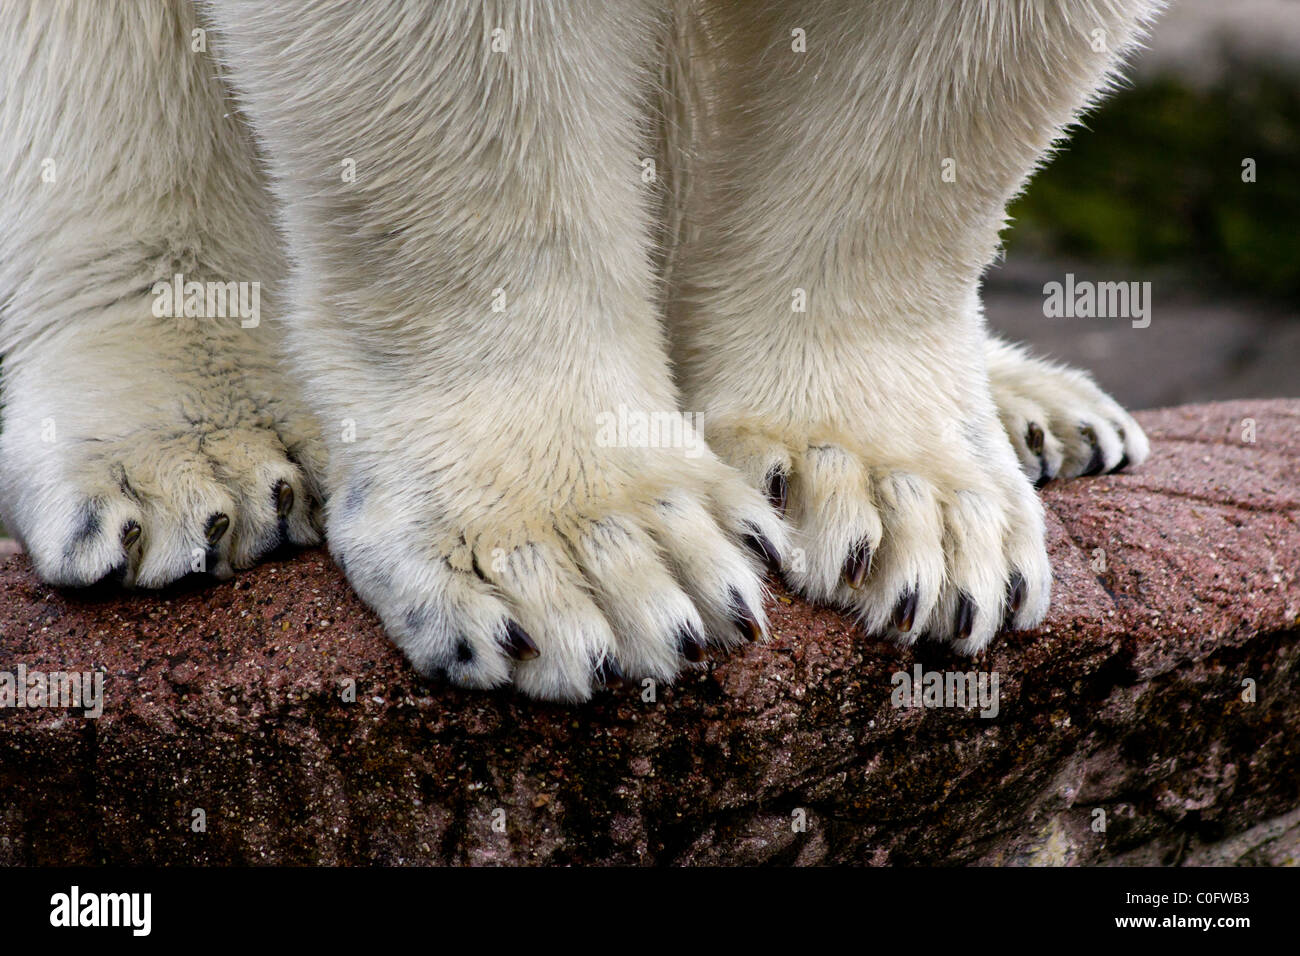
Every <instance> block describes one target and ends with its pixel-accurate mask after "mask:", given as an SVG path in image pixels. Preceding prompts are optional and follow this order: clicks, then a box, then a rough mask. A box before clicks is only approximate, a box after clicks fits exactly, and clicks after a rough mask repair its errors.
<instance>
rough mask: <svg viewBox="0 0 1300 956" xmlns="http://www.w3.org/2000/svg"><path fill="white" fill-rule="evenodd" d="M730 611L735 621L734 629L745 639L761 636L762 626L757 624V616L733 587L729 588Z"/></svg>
mask: <svg viewBox="0 0 1300 956" xmlns="http://www.w3.org/2000/svg"><path fill="white" fill-rule="evenodd" d="M731 613H732V615H733V616H734V618H735V621H736V629H737V630H739V631H740V635H741V637H743V638H744V639H745V640H747V641H757V640H759V639H760V638H761V637H762V636H763V628H762V627H760V626H759V623H758V618H757V617H756V616H755V615H754V612H753V611H751V610H750V609H749V605H748V604H746V603H745V599H744V598H742V597H741V596H740V592H739V591H737V590H736V589H735V588H732V589H731Z"/></svg>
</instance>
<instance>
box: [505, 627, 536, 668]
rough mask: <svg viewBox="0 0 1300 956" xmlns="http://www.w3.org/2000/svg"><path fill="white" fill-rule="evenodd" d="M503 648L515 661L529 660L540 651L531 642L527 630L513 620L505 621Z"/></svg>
mask: <svg viewBox="0 0 1300 956" xmlns="http://www.w3.org/2000/svg"><path fill="white" fill-rule="evenodd" d="M505 648H506V653H507V654H508V655H509V656H510V657H511V658H513V659H514V660H517V661H531V660H532V659H533V658H535V657H539V656H541V653H542V652H541V651H540V650H538V649H537V645H536V644H534V643H533V639H532V638H531V637H529V636H528V632H527V631H525V630H524V629H523V628H522V627H520V626H519V625H518V624H516V623H515V622H514V621H507V622H506V639H505Z"/></svg>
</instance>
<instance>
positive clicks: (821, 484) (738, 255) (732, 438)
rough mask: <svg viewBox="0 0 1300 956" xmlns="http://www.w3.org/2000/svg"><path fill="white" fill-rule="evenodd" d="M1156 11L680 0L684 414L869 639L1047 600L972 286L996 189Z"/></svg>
mask: <svg viewBox="0 0 1300 956" xmlns="http://www.w3.org/2000/svg"><path fill="white" fill-rule="evenodd" d="M1159 6H1160V4H1159V2H1158V0H1078V2H1070V3H1055V2H1048V0H871V2H862V0H801V2H776V0H766V2H756V3H751V4H744V5H738V4H731V3H726V2H721V0H719V2H707V0H706V2H702V3H700V4H698V5H696V11H697V15H698V17H699V20H698V25H697V28H696V29H695V30H693V31H691V33H690V35H691V36H692V38H693V42H695V43H696V44H702V45H704V46H707V47H708V48H709V50H710V51H711V56H710V57H709V58H706V59H707V62H720V63H721V66H715V67H714V68H713V69H712V70H711V72H709V73H708V74H707V75H705V74H699V73H696V74H694V75H693V74H692V71H691V69H690V68H689V67H687V69H686V70H685V71H684V73H683V75H682V77H681V80H680V86H681V87H682V88H683V89H684V90H685V91H686V92H687V94H688V95H689V96H690V97H692V104H693V106H694V108H695V110H696V111H697V112H698V113H699V114H702V115H698V116H697V117H696V119H695V120H694V122H693V123H692V128H693V129H695V130H697V131H699V133H700V138H699V141H698V142H697V143H696V148H695V150H694V152H693V153H692V154H691V162H690V163H689V164H687V165H688V171H689V173H690V175H689V176H688V177H687V185H688V187H689V190H688V195H687V197H686V199H685V203H686V211H685V213H684V216H683V224H682V226H681V229H680V234H681V235H682V236H683V237H684V247H683V249H682V251H680V252H679V253H678V254H677V255H676V256H675V257H674V258H673V260H672V261H671V263H670V266H671V269H670V274H669V279H670V288H671V290H672V300H671V303H670V316H671V319H672V323H673V337H674V341H673V346H674V353H675V356H676V357H677V359H678V361H679V365H680V368H681V369H682V382H683V385H684V390H685V407H686V408H688V409H691V410H695V411H698V412H700V413H702V414H703V416H704V421H705V429H706V434H707V436H708V438H709V441H710V444H711V446H712V447H713V448H714V449H715V450H716V451H717V452H718V453H719V454H720V455H721V456H722V457H723V459H724V460H726V461H729V462H730V463H732V464H734V465H736V466H737V467H739V468H740V469H741V470H742V471H744V472H745V473H746V474H747V475H748V476H749V478H750V480H751V482H752V483H754V484H755V485H757V486H759V487H771V488H773V489H774V492H775V493H777V494H776V496H777V497H779V498H783V499H786V500H787V502H788V506H789V515H790V518H791V520H792V522H793V523H794V525H795V527H796V530H797V532H798V541H797V542H796V544H797V545H798V547H797V548H796V549H795V550H794V551H792V555H793V556H794V560H792V561H791V562H789V563H787V565H786V567H785V574H786V578H787V580H788V581H790V583H791V584H792V585H794V586H795V587H797V588H798V589H799V590H801V591H802V592H803V593H804V594H806V595H807V596H809V597H812V598H814V599H819V600H825V601H831V602H835V603H838V604H841V605H843V606H846V607H849V608H852V609H854V610H856V611H857V612H858V613H859V614H860V616H861V618H862V620H863V622H864V625H865V626H866V627H867V628H868V629H869V630H871V631H873V632H892V633H894V634H895V635H898V636H900V637H901V638H903V639H904V640H908V639H912V638H914V637H915V635H916V634H918V633H919V632H924V633H928V634H929V635H930V636H933V637H937V638H940V639H944V640H950V641H953V642H954V643H955V644H956V646H957V647H958V649H960V650H963V651H967V652H973V651H977V650H979V649H980V648H982V647H984V646H985V645H986V644H987V643H988V642H989V640H990V639H991V638H992V636H993V634H994V632H995V631H996V630H997V629H998V628H999V626H1001V624H1002V623H1003V621H1004V619H1005V620H1009V621H1010V622H1011V623H1013V624H1014V625H1015V626H1017V627H1028V626H1032V625H1034V624H1036V623H1037V622H1039V621H1040V620H1041V619H1042V617H1043V615H1044V613H1045V611H1046V608H1047V604H1048V596H1049V590H1050V582H1051V572H1050V568H1049V566H1048V562H1047V556H1046V552H1045V549H1044V547H1043V517H1042V511H1041V506H1040V505H1039V503H1038V501H1037V498H1036V497H1035V495H1034V494H1033V489H1032V486H1031V485H1030V483H1029V482H1028V481H1026V480H1025V477H1024V476H1023V475H1022V474H1021V472H1020V469H1019V468H1018V465H1017V460H1016V455H1015V454H1014V452H1013V450H1012V448H1011V445H1010V444H1009V443H1008V442H1007V440H1006V438H1005V437H1004V435H1003V434H1002V431H1001V427H1000V425H999V421H998V413H997V409H996V407H995V404H994V400H993V394H992V391H991V388H990V381H989V371H988V368H987V366H986V361H985V346H984V340H985V330H984V325H983V318H982V314H981V308H980V302H979V294H978V282H979V277H980V274H981V273H982V271H983V269H984V268H985V267H986V265H987V264H988V263H989V262H990V261H991V260H992V258H993V256H994V254H995V252H996V249H997V245H998V233H999V230H1000V229H1001V228H1002V226H1003V224H1004V210H1005V206H1006V203H1007V201H1008V200H1009V199H1010V198H1011V196H1012V195H1013V194H1014V193H1015V192H1016V191H1017V190H1019V189H1020V188H1021V187H1022V186H1023V184H1024V183H1025V181H1026V179H1027V178H1028V176H1029V174H1030V173H1031V171H1032V170H1033V168H1034V167H1035V165H1036V164H1037V163H1038V162H1040V161H1041V159H1042V158H1043V157H1044V156H1045V155H1046V153H1047V151H1048V150H1049V148H1050V146H1051V145H1052V143H1053V142H1054V141H1056V140H1057V138H1058V137H1059V136H1061V134H1062V130H1063V129H1064V128H1065V127H1066V126H1068V125H1069V124H1070V123H1071V122H1072V121H1073V120H1074V119H1075V118H1076V117H1077V115H1078V113H1079V111H1080V110H1081V109H1083V108H1084V107H1086V106H1087V105H1088V104H1089V103H1090V102H1091V101H1092V100H1093V99H1094V98H1095V96H1096V94H1097V92H1098V91H1099V90H1101V89H1102V88H1103V87H1104V86H1105V84H1106V83H1107V81H1108V79H1109V78H1110V77H1111V76H1113V74H1114V70H1115V69H1116V68H1117V66H1118V65H1119V63H1120V61H1121V59H1122V57H1123V55H1124V54H1125V52H1127V51H1128V50H1130V49H1132V48H1133V46H1134V45H1135V44H1136V42H1137V40H1138V38H1139V35H1140V33H1141V29H1142V26H1143V24H1144V23H1145V22H1146V21H1147V20H1148V19H1149V18H1150V16H1151V15H1152V14H1154V13H1155V12H1156V10H1157V9H1158V7H1159ZM683 59H685V60H686V62H688V63H689V62H692V61H691V60H689V59H687V58H683Z"/></svg>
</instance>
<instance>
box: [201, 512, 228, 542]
mask: <svg viewBox="0 0 1300 956" xmlns="http://www.w3.org/2000/svg"><path fill="white" fill-rule="evenodd" d="M229 527H230V516H229V515H227V514H225V513H223V512H220V511H218V512H217V513H216V514H214V515H212V516H211V517H210V518H208V526H207V530H206V531H204V536H205V537H206V538H207V539H208V547H209V548H212V547H216V544H217V542H218V541H220V540H221V538H222V536H223V535H224V534H225V533H226V529H228V528H229Z"/></svg>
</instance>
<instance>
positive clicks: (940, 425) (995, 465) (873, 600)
mask: <svg viewBox="0 0 1300 956" xmlns="http://www.w3.org/2000/svg"><path fill="white" fill-rule="evenodd" d="M950 414H951V415H952V420H951V421H948V422H945V421H942V420H936V421H932V422H929V423H927V422H925V421H921V420H918V418H919V413H914V414H908V415H900V416H899V417H898V418H897V419H894V420H889V419H887V418H886V416H885V415H884V414H883V413H882V412H881V411H877V412H876V413H875V414H874V415H872V416H870V417H868V418H864V419H863V421H864V425H865V424H868V423H869V425H870V426H871V427H869V428H868V427H863V428H861V429H857V430H853V431H849V430H839V429H832V428H825V427H808V428H806V429H802V430H800V429H792V428H791V427H789V425H788V424H784V425H783V424H780V423H777V422H776V421H771V422H765V421H759V420H757V419H755V420H751V421H734V420H733V421H732V422H731V423H729V424H727V425H724V426H722V427H719V428H716V429H713V430H711V431H710V434H709V441H710V443H711V445H712V446H713V447H714V448H715V449H716V450H717V452H718V454H719V455H720V456H721V457H722V458H723V459H724V460H726V461H729V462H731V463H733V464H735V465H737V466H738V467H739V468H740V469H741V470H742V471H743V472H745V473H746V474H748V475H750V476H751V479H752V480H754V481H755V482H757V483H761V484H762V485H763V486H765V487H766V488H767V489H768V494H769V495H770V497H771V498H772V500H773V502H774V503H775V504H776V505H777V506H778V507H779V508H782V509H783V510H785V513H786V517H787V518H788V520H789V521H790V523H791V525H792V526H793V533H792V547H791V549H790V551H789V556H788V559H787V561H786V562H785V564H784V566H783V571H784V574H785V578H786V580H787V581H788V582H789V583H790V585H791V586H792V587H794V588H795V589H796V590H797V591H799V592H800V593H801V594H803V595H805V596H806V597H808V598H810V599H812V600H814V601H819V602H824V603H830V604H834V605H838V606H840V607H843V608H846V609H850V610H852V611H854V612H856V614H857V616H858V617H859V619H860V620H861V621H862V624H863V627H864V628H865V629H866V630H867V631H868V632H870V633H873V634H882V635H884V634H887V635H892V636H894V637H895V638H896V639H898V640H899V641H901V642H902V643H910V642H912V641H913V640H915V639H916V637H917V636H919V635H922V634H924V635H926V636H928V637H930V638H933V639H937V640H942V641H948V642H951V643H952V644H953V645H954V647H955V649H956V650H958V651H959V652H962V653H975V652H977V651H979V650H981V649H983V648H984V647H985V646H986V645H987V644H988V643H989V641H990V640H991V639H992V637H993V635H994V633H995V632H996V631H997V630H998V629H999V628H1000V627H1002V626H1003V625H1004V624H1007V625H1010V626H1014V627H1016V628H1027V627H1032V626H1034V625H1036V624H1038V623H1039V622H1040V621H1041V620H1042V618H1043V616H1044V614H1045V613H1046V610H1047V605H1048V600H1049V595H1050V590H1051V567H1050V565H1049V563H1048V559H1047V553H1046V550H1045V547H1044V541H1043V533H1044V532H1043V514H1042V508H1041V505H1040V504H1039V503H1038V501H1037V498H1036V496H1035V495H1034V494H1033V490H1032V488H1030V486H1029V484H1028V483H1027V482H1025V480H1024V479H1023V477H1022V476H1021V475H1020V474H1018V473H1017V472H1016V470H1015V462H1014V460H1013V459H1012V458H1011V456H1010V455H1009V454H1006V453H1005V452H1006V447H1005V446H1006V441H1005V439H1004V438H1003V437H1002V435H1001V434H1000V433H999V432H998V430H997V423H996V422H995V421H993V420H991V419H989V420H987V421H984V422H983V423H982V424H974V423H971V422H966V423H962V422H961V421H960V419H959V418H958V413H957V411H956V409H955V408H953V409H951V410H950ZM873 436H878V437H874V438H873ZM885 436H888V437H887V440H886V438H885ZM909 436H915V442H914V443H913V447H912V448H911V449H908V448H907V444H908V442H907V438H908V437H909ZM999 450H1001V451H1002V454H996V452H997V451H999Z"/></svg>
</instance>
